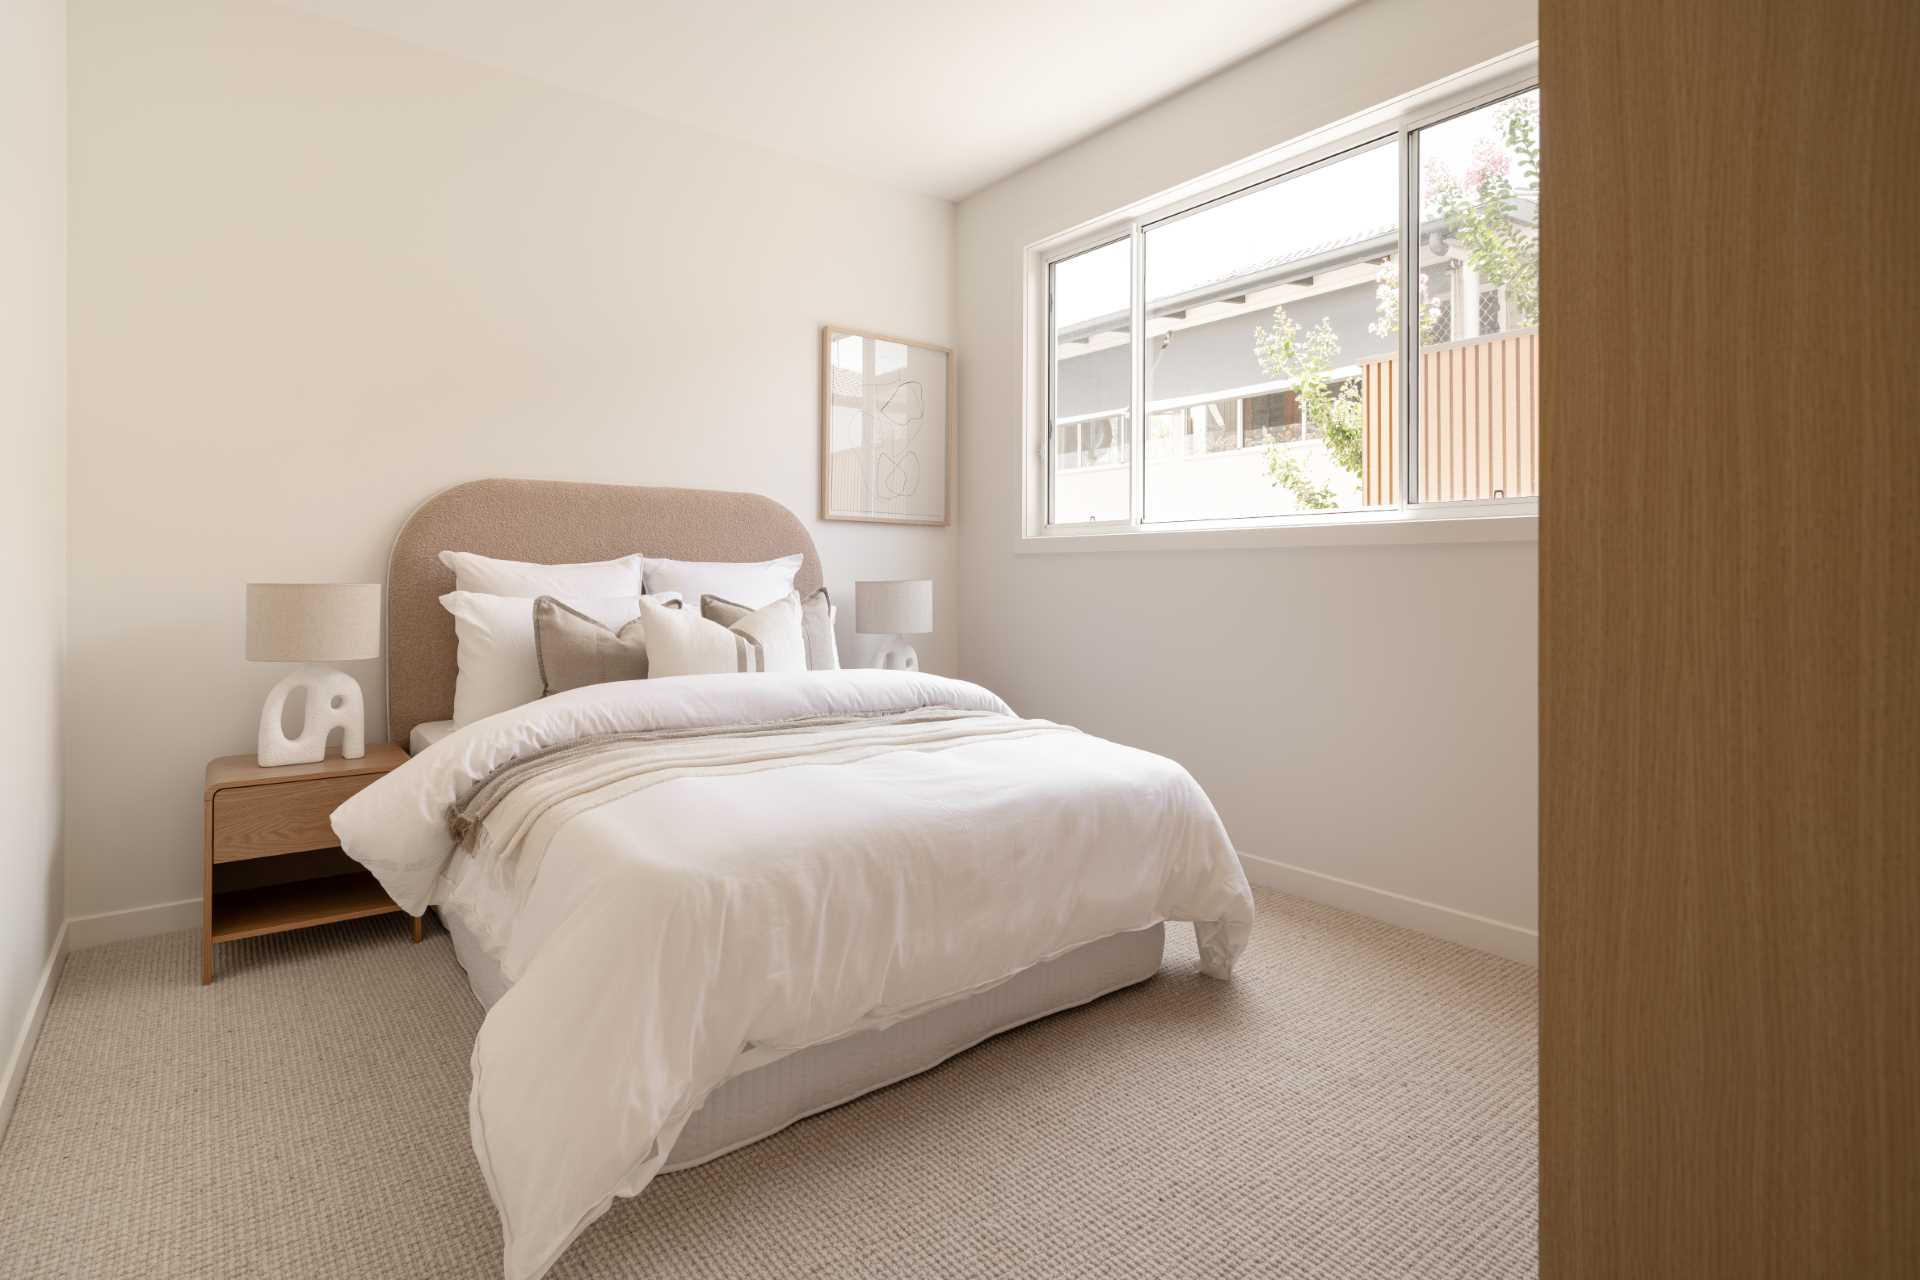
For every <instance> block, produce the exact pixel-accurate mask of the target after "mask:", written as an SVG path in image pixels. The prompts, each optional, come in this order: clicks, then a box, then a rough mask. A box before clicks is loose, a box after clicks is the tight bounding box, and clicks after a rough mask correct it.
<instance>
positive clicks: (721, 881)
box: [333, 670, 1253, 1280]
mask: <svg viewBox="0 0 1920 1280" xmlns="http://www.w3.org/2000/svg"><path fill="white" fill-rule="evenodd" d="M927 707H953V708H958V709H962V710H971V711H983V712H991V713H995V714H998V715H1002V716H1009V717H1010V716H1011V713H1010V711H1009V709H1008V708H1007V707H1006V704H1005V703H1003V702H1001V701H1000V699H998V698H996V697H995V696H994V695H992V694H991V693H989V692H987V691H986V690H984V689H981V688H979V687H978V686H976V685H969V684H966V683H964V682H960V681H953V680H944V679H941V678H939V677H935V676H929V675H925V674H923V673H917V672H885V671H871V670H857V671H841V672H808V673H793V674H790V675H753V676H738V675H724V676H685V677H676V678H672V679H662V680H642V681H629V682H623V683H618V684H609V685H599V686H593V687H591V688H587V689H579V690H574V691H572V692H571V693H565V694H560V695H557V696H555V697H553V698H547V699H543V700H542V701H540V702H538V703H533V704H530V705H528V706H526V707H520V708H515V709H514V710H512V711H507V712H502V713H501V714H499V715H496V716H492V717H489V718H487V719H485V720H482V721H479V722H476V723H475V724H472V725H469V726H467V727H466V728H465V729H462V730H460V731H459V732H457V733H456V734H454V735H452V736H450V737H449V738H447V739H444V740H443V741H442V742H441V743H440V744H439V745H438V746H437V747H436V748H435V749H434V750H432V751H430V752H428V753H426V754H425V755H423V756H421V757H419V758H417V759H415V760H412V761H409V762H408V763H407V764H405V765H403V766H402V767H401V768H399V769H397V770H395V771H394V772H392V773H390V774H388V775H386V776H385V777H383V778H381V779H380V780H379V781H377V782H375V783H373V784H372V785H371V786H369V787H367V788H366V789H365V790H363V791H361V792H359V793H358V794H357V795H356V796H355V797H354V798H353V799H351V800H349V801H348V802H347V803H346V804H344V805H342V806H341V807H340V808H339V809H338V810H336V811H335V813H334V815H333V825H334V830H335V832H336V833H337V834H338V835H339V837H340V841H341V845H342V847H343V848H345V849H346V850H347V852H348V853H349V854H351V855H352V856H354V857H355V858H357V859H359V860H360V861H361V862H362V863H363V864H365V865H366V866H367V867H368V868H369V869H371V870H372V871H373V872H374V874H375V875H376V876H378V877H379V879H380V881H381V883H382V884H383V885H384V886H385V887H386V889H387V891H388V892H389V893H390V894H392V895H393V897H394V899H395V901H396V902H398V903H399V904H400V905H401V906H402V907H403V908H405V909H407V910H409V911H415V912H417V911H419V910H421V909H423V908H424V907H425V906H426V905H427V904H428V903H429V902H430V901H438V900H443V899H444V898H445V897H446V896H447V895H457V896H459V897H461V898H462V899H463V901H465V902H466V903H468V904H469V906H470V907H471V908H472V910H473V912H474V913H475V915H476V917H477V918H478V923H479V925H480V928H479V929H478V930H477V932H478V933H479V934H480V936H481V938H482V942H483V945H485V946H486V947H487V949H488V950H489V951H490V952H491V953H492V954H494V955H495V956H497V958H498V959H499V961H500V965H501V968H502V970H503V972H504V973H505V975H506V976H507V977H508V978H509V979H511V981H512V983H513V986H512V988H511V989H510V990H509V991H508V992H507V993H506V994H505V995H504V996H503V997H501V998H500V1000H499V1002H498V1003H497V1004H495V1005H494V1007H493V1009H492V1010H491V1011H490V1012H489V1014H488V1015H487V1019H486V1021H485V1023H484V1024H483V1025H482V1027H481V1030H480V1036H479V1040H478V1042H477V1043H476V1045H475V1047H474V1054H473V1071H474V1081H473V1092H472V1097H471V1103H470V1114H471V1117H472V1124H473V1137H474V1150H475V1154H476V1155H477V1156H478V1158H479V1162H480V1166H481V1169H482V1171H483V1172H484V1174H485V1176H486V1179H487V1185H488V1188H489V1190H490V1191H491V1192H492V1194H493V1198H494V1203H495V1205H496V1206H497V1207H498V1208H499V1210H500V1215H501V1226H502V1231H503V1235H504V1237H505V1242H506V1258H505V1272H506V1276H507V1278H508V1280H532V1278H533V1277H537V1276H540V1275H542V1274H544V1273H545V1272H546V1270H547V1269H548V1268H549V1267H551V1266H552V1264H553V1262H554V1261H555V1259H557V1258H558V1257H559V1255H560V1253H561V1251H562V1250H564V1249H565V1248H566V1246H567V1245H568V1244H569V1243H571V1241H572V1240H573V1239H574V1238H575V1237H576V1236H577V1235H578V1234H579V1233H580V1232H581V1231H582V1230H584V1229H585V1228H586V1227H587V1225H588V1224H590V1223H591V1222H592V1221H593V1220H594V1219H596V1218H597V1217H599V1216H600V1214H602V1213H604V1212H605V1211H606V1209H607V1207H608V1206H609V1205H610V1204H611V1203H612V1200H613V1198H614V1197H615V1196H623V1195H635V1194H638V1193H639V1192H640V1190H641V1189H642V1188H644V1187H645V1186H646V1184H647V1183H648V1182H649V1181H650V1180H651V1179H652V1178H653V1176H654V1175H655V1174H656V1173H657V1172H658V1171H659V1170H660V1169H661V1167H662V1166H663V1165H664V1164H665V1163H666V1162H667V1160H668V1159H669V1157H670V1155H671V1153H672V1150H673V1146H674V1142H675V1140H676V1138H677V1137H678V1136H679V1134H680V1132H681V1129H682V1128H683V1126H685V1124H686V1123H687V1121H688V1118H689V1117H690V1116H691V1115H692V1114H693V1113H694V1112H696V1111H697V1110H698V1109H699V1108H700V1106H701V1104H702V1103H703V1102H704V1101H705V1100H706V1098H707V1096H708V1095H709V1094H710V1093H712V1092H713V1091H714V1090H715V1089H716V1088H718V1087H719V1086H720V1085H722V1084H724V1083H725V1082H726V1081H727V1080H729V1079H732V1078H733V1077H736V1076H739V1075H742V1074H744V1073H745V1072H748V1071H751V1070H754V1069H755V1068H757V1067H760V1066H763V1065H765V1064H766V1063H769V1062H772V1061H775V1060H777V1059H779V1058H782V1057H785V1056H787V1055H789V1054H792V1053H795V1052H797V1051H799V1050H801V1049H804V1048H807V1047H809V1046H811V1045H817V1044H823V1043H826V1042H829V1041H833V1040H836V1039H839V1038H840V1037H843V1036H847V1035H852V1034H855V1033H857V1032H861V1031H865V1030H868V1029H870V1028H874V1027H884V1026H891V1025H893V1024H895V1023H897V1022H900V1021H903V1020H905V1019H907V1018H911V1017H914V1016H916V1015H918V1014H921V1013H925V1012H928V1011H930V1010H932V1009H935V1008H938V1007H941V1006H942V1005H945V1004H948V1003H951V1002H953V1001H956V1000H959V999H962V998H964V997H965V996H967V995H969V994H972V993H975V992H979V991H983V990H986V989H987V988H990V987H993V986H996V985H998V984H999V983H1001V982H1003V981H1005V980H1006V979H1007V978H1009V977H1010V976H1012V975H1014V974H1017V973H1020V972H1022V971H1024V970H1026V969H1029V968H1031V967H1033V966H1034V965H1037V964H1040V963H1042V962H1044V961H1047V960H1049V959H1052V958H1054V957H1057V956H1061V955H1065V954H1066V953H1067V952H1069V951H1072V950H1073V949H1074V948H1076V947H1078V946H1081V945H1084V944H1085V943H1088V942H1091V941H1094V940H1096V939H1100V938H1105V937H1108V936H1110V935H1112V934H1116V933H1123V932H1129V931H1135V930H1140V929H1145V928H1150V927H1151V926H1153V925H1155V924H1157V923H1160V922H1162V921H1165V920H1188V921H1193V922H1195V925H1196V932H1197V935H1198V940H1199V944H1200V957H1201V965H1202V969H1203V971H1204V972H1206V973H1207V974H1209V975H1211V976H1213V977H1217V978H1224V977H1226V976H1227V975H1228V974H1229V973H1230V971H1231V968H1232V964H1233V960H1234V958H1235V957H1236V956H1237V955H1238V953H1239V951H1240V949H1241V947H1242V946H1244V945H1245V942H1246V938H1247V935H1248V933H1249V931H1250V929H1251V925H1252V918H1253V904H1252V897H1251V894H1250V893H1249V891H1248V889H1247V884H1246V879H1245V877H1244V875H1243V874H1242V873H1241V870H1240V865H1239V861H1238V859H1237V858H1236V857H1235V855H1234V852H1233V849H1232V846H1231V844H1230V843H1229V842H1228V840H1227V836H1226V832H1225V830H1224V829H1223V828H1222V827H1221V825H1220V820H1219V818H1218V816H1217V815H1216V814H1215V813H1214V811H1213V807H1212V805H1211V804H1209V803H1208V801H1207V798H1206V796H1205V795H1204V794H1203V793H1202V792H1201V790H1200V788H1199V786H1198V785H1197V784H1195V783H1194V781H1193V779H1192V778H1191V777H1190V776H1188V774H1187V773H1186V771H1185V770H1183V769H1181V768H1180V767H1179V766H1178V765H1176V764H1174V763H1173V762H1171V761H1168V760H1165V759H1162V758H1160V757H1158V756H1153V755H1150V754H1148V753H1146V752H1142V751H1136V750H1133V749H1131V748H1127V747H1121V746H1117V745H1115V744H1113V743H1110V742H1104V741H1102V740H1100V739H1097V738H1093V737H1090V736H1087V735H1085V734H1080V733H1077V732H1073V731H1071V730H1066V729H1061V728H1058V727H1055V726H1045V725H1044V724H1043V723H1042V722H1032V723H1033V726H1035V727H1033V728H1032V729H1031V731H1027V730H1025V729H1023V730H1021V731H1019V732H1009V733H1008V734H1006V735H1004V736H999V737H995V736H986V737H978V738H969V739H964V740H962V741H959V742H958V743H948V744H943V745H941V746H939V747H937V748H936V747H921V748H915V749H896V750H889V751H887V752H885V753H881V754H875V755H871V756H869V757H868V758H865V759H861V760H858V761H856V762H853V763H835V764H820V763H807V762H804V761H802V760H798V759H796V760H795V761H793V762H791V763H789V764H786V765H783V764H782V763H781V762H780V761H778V760H774V761H768V760H766V759H765V758H763V757H755V762H754V763H753V764H752V765H750V766H741V767H739V768H736V769H733V770H731V771H730V770H729V769H727V768H715V769H711V770H708V771H706V772H701V771H698V770H695V771H690V772H688V773H687V774H686V775H685V776H680V777H677V778H675V779H673V780H669V781H665V782H663V783H661V784H660V785H653V786H649V787H647V788H645V789H641V790H634V791H629V792H626V793H624V794H618V795H617V798H614V799H610V800H609V801H608V802H606V803H604V804H599V805H597V806H595V805H584V806H578V807H576V808H573V809H569V810H567V811H566V813H567V816H566V817H565V820H564V821H563V822H561V823H560V825H558V827H557V828H555V829H550V830H548V831H547V832H546V833H545V836H544V837H543V838H544V839H545V844H544V846H543V847H544V856H543V857H542V858H541V860H540V861H539V863H538V873H537V875H535V876H533V877H532V879H531V882H530V883H525V882H520V881H518V880H517V879H516V874H515V873H516V866H515V864H514V861H513V859H514V854H515V851H516V849H517V845H516V843H515V841H514V840H512V839H505V838H503V839H501V840H499V841H493V842H490V841H487V840H482V842H481V847H482V849H483V850H484V852H483V854H482V855H480V856H474V855H470V854H464V853H463V854H459V855H458V856H456V855H455V851H454V848H453V844H452V840H451V837H450V836H449V834H448V826H447V818H448V810H449V807H450V806H451V805H452V804H453V803H454V802H455V801H456V800H459V799H461V798H463V797H465V796H466V795H468V794H470V793H471V792H472V791H473V790H474V789H475V788H476V787H477V785H478V784H479V783H480V782H481V780H483V779H485V778H486V777H487V776H488V775H490V774H491V773H493V772H494V771H495V770H496V769H499V768H501V767H502V766H504V765H506V764H509V763H511V762H512V761H514V760H516V759H520V758H524V757H525V756H527V755H529V754H532V753H535V752H539V751H541V750H543V749H546V748H550V747H553V746H556V745H563V744H566V743H570V742H576V741H579V740H580V739H581V738H583V737H587V736H592V735H597V734H606V733H613V732H636V731H640V732H659V731H679V730H687V729H719V728H726V727H728V726H739V725H760V724H769V723H777V722H783V721H794V720H802V719H810V718H815V717H848V716H862V715H865V716H881V715H888V714H893V713H900V712H907V711H911V710H914V709H916V708H927ZM609 790H610V791H612V792H615V793H618V792H619V790H620V789H619V788H609ZM505 807H507V806H504V805H503V808H505ZM532 825H534V826H535V827H538V826H539V824H538V823H534V824H532ZM443 873H445V874H443ZM482 886H485V887H486V888H487V890H488V891H487V892H481V891H480V890H481V887H482Z"/></svg>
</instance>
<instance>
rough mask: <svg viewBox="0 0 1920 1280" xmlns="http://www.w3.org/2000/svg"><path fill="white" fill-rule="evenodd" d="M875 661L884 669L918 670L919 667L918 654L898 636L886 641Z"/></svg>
mask: <svg viewBox="0 0 1920 1280" xmlns="http://www.w3.org/2000/svg"><path fill="white" fill-rule="evenodd" d="M876 661H877V664H878V665H879V666H880V668H881V669H882V670H885V671H918V670H919V669H920V655H919V654H917V653H915V652H914V651H913V646H912V645H910V644H908V643H907V642H906V641H905V640H902V639H901V638H900V637H899V636H895V637H894V638H893V639H891V640H889V641H887V643H886V645H885V646H884V647H883V648H882V649H881V650H880V657H879V658H878V659H877V660H876Z"/></svg>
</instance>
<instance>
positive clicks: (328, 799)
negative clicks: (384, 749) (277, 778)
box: [212, 774, 380, 862]
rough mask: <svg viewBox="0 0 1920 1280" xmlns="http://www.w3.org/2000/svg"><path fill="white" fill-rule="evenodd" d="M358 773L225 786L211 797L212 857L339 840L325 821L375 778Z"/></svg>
mask: <svg viewBox="0 0 1920 1280" xmlns="http://www.w3.org/2000/svg"><path fill="white" fill-rule="evenodd" d="M379 776H380V775H378V774H359V775H356V776H353V777H346V778H314V779H312V780H311V781H307V782H279V783H271V784H267V785H263V786H256V787H227V788H224V789H222V790H220V791H216V792H215V793H214V796H213V839H212V845H213V860H214V861H215V862H243V861H245V860H246V859H248V858H269V857H272V856H274V855H275V854H281V853H301V852H304V851H305V850H308V849H331V848H333V847H334V846H335V845H337V844H339V843H340V840H339V837H337V836H335V835H334V834H333V828H332V827H331V826H330V825H328V823H327V815H328V814H330V813H332V812H333V811H334V810H335V809H336V808H338V807H339V806H340V805H341V803H342V802H344V801H345V800H346V799H347V798H348V797H349V796H352V795H354V794H355V793H357V792H359V791H360V790H361V789H362V788H364V787H365V786H366V785H367V784H368V783H370V782H374V781H376V780H377V779H378V778H379Z"/></svg>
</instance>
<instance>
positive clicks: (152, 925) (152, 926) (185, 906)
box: [67, 898, 200, 951]
mask: <svg viewBox="0 0 1920 1280" xmlns="http://www.w3.org/2000/svg"><path fill="white" fill-rule="evenodd" d="M199 927H200V899H198V898H182V899H180V901H178V902H156V903H154V904H153V905H152V906H150V907H128V908H127V909H126V910H125V911H102V912H101V913H100V914H99V915H92V916H69V917H68V918H67V947H68V948H69V949H70V950H73V951H81V950H84V949H86V948H87V947H97V946H100V945H102V944H103V943H108V942H125V941H126V940H127V939H128V938H150V937H152V936H153V935H154V934H156V933H172V932H173V931H174V930H176V929H198V928H199Z"/></svg>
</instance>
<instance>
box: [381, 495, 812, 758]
mask: <svg viewBox="0 0 1920 1280" xmlns="http://www.w3.org/2000/svg"><path fill="white" fill-rule="evenodd" d="M442 551H474V552H478V553H479V554H481V555H483V556H493V557H495V558H497V559H502V560H532V561H535V562H537V563H540V564H570V563H575V562H578V561H583V560H613V559H617V558H619V557H620V556H626V555H634V554H639V555H647V556H656V557H660V558H663V559H669V560H772V559H776V558H777V557H780V556H790V555H792V554H793V553H794V552H796V551H798V552H800V553H802V554H803V555H804V556H805V557H806V558H805V560H804V561H803V562H802V563H801V565H800V575H799V577H798V578H796V579H795V580H794V585H795V586H796V587H797V588H799V590H800V593H801V594H802V595H807V594H809V593H811V592H812V591H814V590H815V589H817V588H818V587H819V586H820V585H821V576H820V553H819V552H818V551H817V550H815V549H814V545H813V538H812V536H811V535H810V534H808V533H807V529H806V526H805V525H803V524H801V523H800V521H799V520H798V519H796V518H795V517H794V514H793V513H792V512H791V511H789V510H787V509H786V508H785V507H783V506H781V505H780V504H779V503H777V502H775V501H774V500H773V499H771V498H763V497H761V496H760V495H759V494H757V493H722V492H720V491H718V490H714V489H655V488H644V487H640V486H636V485H622V484H575V483H571V482H568V481H561V480H471V481H468V482H467V483H466V484H457V485H455V486H453V488H451V489H446V490H443V491H441V492H440V493H437V494H435V495H434V496H433V497H431V498H428V499H427V500H426V501H425V502H423V503H421V504H420V506H419V507H418V508H416V509H415V510H414V513H413V514H412V515H410V516H408V517H407V518H406V521H405V523H403V524H402V525H401V526H400V532H399V534H398V535H397V536H396V537H395V538H394V540H393V555H392V557H391V558H390V559H389V560H388V562H387V736H388V737H390V738H391V739H392V740H393V741H395V742H397V743H399V744H401V745H402V746H405V745H406V742H407V736H408V735H409V734H411V733H412V732H413V727H414V726H415V725H417V724H422V723H425V722H426V721H429V720H449V719H452V718H453V677H454V671H455V654H456V649H455V645H454V638H453V616H452V615H451V614H449V613H448V612H447V611H446V610H445V609H443V608H441V607H440V597H441V596H442V595H445V594H446V593H447V592H449V591H451V590H453V572H452V571H451V570H450V569H448V568H447V567H446V566H445V565H443V564H441V563H440V553H441V552H442Z"/></svg>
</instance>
